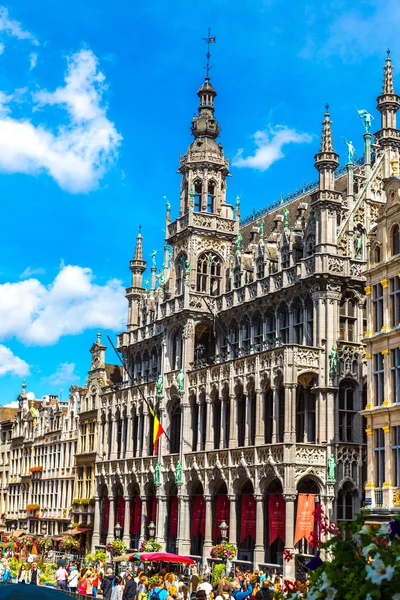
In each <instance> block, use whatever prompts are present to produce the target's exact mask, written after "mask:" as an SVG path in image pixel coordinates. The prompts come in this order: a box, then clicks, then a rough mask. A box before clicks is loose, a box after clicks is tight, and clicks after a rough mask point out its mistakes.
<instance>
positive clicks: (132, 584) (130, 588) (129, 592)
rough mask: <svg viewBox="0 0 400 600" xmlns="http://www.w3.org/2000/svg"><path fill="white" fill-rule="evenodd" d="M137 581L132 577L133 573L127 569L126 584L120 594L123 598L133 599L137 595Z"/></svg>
mask: <svg viewBox="0 0 400 600" xmlns="http://www.w3.org/2000/svg"><path fill="white" fill-rule="evenodd" d="M137 589H138V586H137V583H136V581H135V580H134V578H133V573H132V570H131V571H127V578H126V584H125V588H124V593H123V595H122V598H123V600H135V597H136V595H137Z"/></svg>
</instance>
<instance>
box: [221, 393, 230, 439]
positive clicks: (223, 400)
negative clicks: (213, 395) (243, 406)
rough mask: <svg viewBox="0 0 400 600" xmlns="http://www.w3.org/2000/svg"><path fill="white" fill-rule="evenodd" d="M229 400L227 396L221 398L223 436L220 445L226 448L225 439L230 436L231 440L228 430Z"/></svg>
mask: <svg viewBox="0 0 400 600" xmlns="http://www.w3.org/2000/svg"><path fill="white" fill-rule="evenodd" d="M227 409H228V407H227V401H226V398H224V397H223V398H222V400H221V438H220V441H219V447H220V449H221V448H225V439H226V438H228V441H229V431H228V432H227V431H226V412H227Z"/></svg>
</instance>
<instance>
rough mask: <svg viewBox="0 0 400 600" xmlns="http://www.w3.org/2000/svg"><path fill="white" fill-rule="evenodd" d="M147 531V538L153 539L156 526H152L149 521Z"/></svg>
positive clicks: (151, 522)
mask: <svg viewBox="0 0 400 600" xmlns="http://www.w3.org/2000/svg"><path fill="white" fill-rule="evenodd" d="M147 529H148V530H149V537H150V538H154V535H155V533H156V526H155V525H154V523H153V521H150V523H149V526H148V528H147Z"/></svg>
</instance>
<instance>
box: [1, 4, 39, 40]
mask: <svg viewBox="0 0 400 600" xmlns="http://www.w3.org/2000/svg"><path fill="white" fill-rule="evenodd" d="M0 32H2V33H4V34H6V35H8V36H10V37H15V38H17V39H19V40H30V41H31V42H32V44H34V45H35V46H38V45H39V42H38V41H37V39H36V38H35V36H34V35H33V34H32V33H30V32H29V31H26V30H25V29H23V27H22V25H21V23H19V22H18V21H15V20H13V19H10V16H9V14H8V10H7V8H6V7H5V6H0Z"/></svg>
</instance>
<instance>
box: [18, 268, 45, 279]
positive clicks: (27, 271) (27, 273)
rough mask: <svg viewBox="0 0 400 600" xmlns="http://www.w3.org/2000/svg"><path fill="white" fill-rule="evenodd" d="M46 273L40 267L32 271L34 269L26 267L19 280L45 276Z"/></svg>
mask: <svg viewBox="0 0 400 600" xmlns="http://www.w3.org/2000/svg"><path fill="white" fill-rule="evenodd" d="M45 273H46V271H45V269H41V268H40V267H38V268H37V269H32V267H26V269H25V271H23V272H22V273H21V275H20V276H19V278H20V279H27V278H28V277H32V276H33V275H44V274H45Z"/></svg>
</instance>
